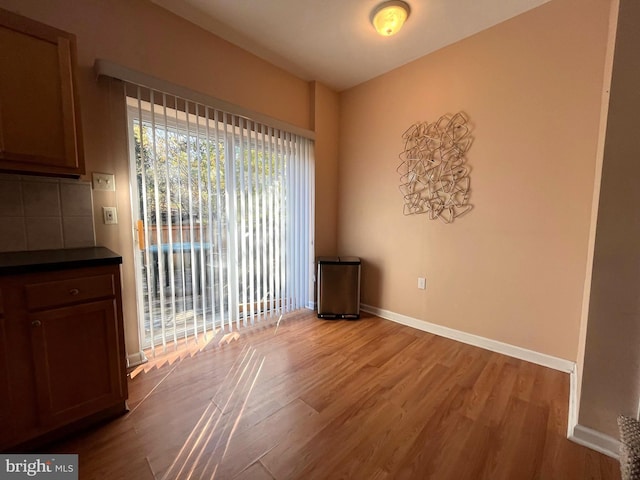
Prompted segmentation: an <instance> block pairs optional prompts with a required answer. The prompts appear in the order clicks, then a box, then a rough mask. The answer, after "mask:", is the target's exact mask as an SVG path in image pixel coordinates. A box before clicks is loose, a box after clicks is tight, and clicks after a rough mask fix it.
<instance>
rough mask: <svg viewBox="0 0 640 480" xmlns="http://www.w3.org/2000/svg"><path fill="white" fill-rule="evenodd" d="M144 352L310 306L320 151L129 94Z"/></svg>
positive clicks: (189, 105)
mask: <svg viewBox="0 0 640 480" xmlns="http://www.w3.org/2000/svg"><path fill="white" fill-rule="evenodd" d="M127 107H128V114H129V141H130V155H131V162H130V164H131V179H132V180H131V181H132V196H133V198H135V199H136V201H135V202H132V203H133V205H132V209H133V212H132V213H133V216H134V217H133V218H134V219H135V220H137V222H136V225H137V227H136V228H137V238H138V244H137V246H136V278H137V286H138V288H137V290H138V310H139V319H140V325H139V328H140V338H141V343H142V346H143V348H146V347H152V348H153V347H154V346H155V345H166V342H169V341H177V340H178V339H180V338H189V337H192V338H194V339H195V340H198V339H199V337H200V336H202V335H204V336H205V337H206V338H210V336H211V335H212V334H215V332H217V331H218V330H219V329H225V330H227V329H233V328H238V327H240V326H241V325H246V324H248V323H253V322H255V321H259V320H261V319H263V318H268V317H273V316H279V315H281V314H282V313H284V312H288V311H291V310H294V309H297V308H301V307H309V306H311V302H312V295H313V291H312V272H313V247H312V243H313V209H314V205H313V181H314V167H313V142H312V141H311V140H309V139H306V138H303V137H301V136H298V135H294V134H292V133H288V132H285V131H282V130H280V129H276V128H271V127H269V126H267V125H263V124H260V123H257V122H254V121H252V120H250V119H247V118H244V117H241V116H238V115H233V114H229V113H225V112H222V111H220V110H218V109H215V108H211V107H207V106H205V105H202V104H198V103H195V102H190V101H188V100H185V99H182V98H178V97H175V96H172V95H168V94H164V93H160V92H156V91H153V90H149V89H145V88H142V87H135V88H131V85H129V86H128V89H127Z"/></svg>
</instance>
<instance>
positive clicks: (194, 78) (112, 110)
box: [0, 0, 338, 354]
mask: <svg viewBox="0 0 640 480" xmlns="http://www.w3.org/2000/svg"><path fill="white" fill-rule="evenodd" d="M0 7H1V8H5V9H8V10H11V11H14V12H16V13H19V14H22V15H25V16H28V17H31V18H33V19H35V20H38V21H41V22H43V23H47V24H49V25H52V26H55V27H57V28H60V29H63V30H66V31H69V32H71V33H74V34H75V35H76V36H77V40H78V60H79V82H78V83H79V90H80V101H81V107H82V122H83V127H84V137H85V145H84V148H85V157H86V162H87V173H88V174H90V173H91V172H95V171H97V172H106V173H115V174H116V186H117V187H116V188H117V191H116V192H115V193H113V192H95V191H94V215H95V219H96V222H95V230H96V242H97V244H98V245H104V246H107V247H109V248H111V249H112V250H114V251H116V252H118V253H120V254H121V255H123V259H124V264H123V289H124V291H123V295H124V308H125V334H126V335H125V336H126V344H127V352H128V353H129V354H133V353H135V352H136V351H137V350H138V332H137V323H136V319H135V312H136V307H135V291H134V288H135V283H134V280H133V263H132V249H133V244H132V228H131V213H130V199H129V187H128V166H127V165H128V163H127V162H128V156H127V155H128V154H127V140H126V123H125V118H124V112H125V110H124V104H123V102H122V95H121V92H122V90H121V86H120V85H119V84H118V82H115V81H109V80H106V79H100V80H97V79H96V78H95V74H94V72H93V64H94V61H95V59H96V58H103V59H106V60H109V61H112V62H114V63H118V64H121V65H123V66H125V67H128V68H131V69H134V70H138V71H141V72H143V73H146V74H149V75H152V76H155V77H159V78H162V79H163V80H166V81H169V82H172V83H175V84H179V85H182V86H185V87H188V88H191V89H193V90H196V91H198V92H202V93H205V94H207V95H210V96H213V97H216V98H219V99H222V100H225V101H227V102H231V103H234V104H236V105H239V106H241V107H244V108H247V109H249V110H252V111H255V112H259V113H261V114H264V115H268V116H271V117H273V118H277V119H279V120H282V121H284V122H288V123H290V124H293V125H295V126H298V127H302V128H306V129H310V128H313V125H318V126H319V129H320V130H321V132H320V133H319V134H318V137H317V140H316V141H317V143H318V145H319V150H320V152H319V155H316V163H317V164H319V167H320V171H321V172H322V175H321V176H320V178H319V181H326V180H327V179H334V178H335V170H336V167H335V165H334V163H335V154H334V153H335V150H337V146H336V145H337V144H336V141H337V140H336V138H334V137H332V135H333V133H334V131H333V129H332V128H329V126H330V125H331V124H332V123H333V124H336V125H337V121H338V113H337V107H335V106H334V107H322V108H319V109H318V108H314V101H316V100H318V101H322V102H324V101H325V100H327V99H328V100H329V101H330V102H333V103H336V102H337V95H336V94H335V93H333V92H331V91H330V90H329V89H326V88H325V87H322V86H318V87H317V88H316V90H317V93H316V94H315V95H312V93H313V89H311V88H310V85H309V83H308V82H306V81H303V80H301V79H299V78H297V77H295V76H293V75H291V74H289V73H287V72H285V71H283V70H281V69H280V68H277V67H275V66H273V65H271V64H269V63H267V62H265V61H263V60H261V59H259V58H257V57H255V56H254V55H252V54H250V53H248V52H246V51H244V50H242V49H240V48H238V47H236V46H234V45H231V44H230V43H228V42H226V41H224V40H222V39H220V38H218V37H216V36H215V35H212V34H211V33H209V32H206V31H204V30H202V29H200V28H198V27H196V26H194V25H193V24H191V23H189V22H187V21H185V20H182V19H180V18H179V17H176V16H174V15H173V14H171V13H169V12H167V11H165V10H163V9H162V8H160V7H158V6H156V5H154V4H153V3H151V2H149V1H148V0H81V1H78V0H47V1H42V0H0ZM332 97H335V99H333V98H332ZM322 131H324V132H326V135H325V136H323V135H324V134H323V133H322ZM325 161H326V162H329V164H328V165H327V166H324V164H323V162H325ZM332 188H334V187H333V186H332V185H330V186H329V190H328V191H329V192H331V191H332V190H331V189H332ZM316 191H317V192H323V191H325V188H324V185H322V184H319V185H317V186H316ZM329 195H331V193H330V194H329ZM318 201H319V202H320V201H321V200H318ZM331 202H334V200H333V197H332V198H329V199H328V200H327V203H328V204H330V203H331ZM113 205H116V206H117V207H118V218H119V225H117V226H113V225H104V224H102V222H101V218H102V217H101V214H102V210H101V208H102V206H113ZM320 214H321V217H320V218H318V219H317V222H318V223H319V224H321V226H322V230H323V232H326V234H324V236H323V237H322V238H321V239H320V240H321V241H320V242H317V245H316V248H318V249H319V250H320V251H331V250H333V249H335V232H336V223H335V215H334V213H333V209H332V208H328V209H321V210H320ZM325 215H326V216H328V217H325Z"/></svg>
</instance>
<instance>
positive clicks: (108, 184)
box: [91, 172, 116, 192]
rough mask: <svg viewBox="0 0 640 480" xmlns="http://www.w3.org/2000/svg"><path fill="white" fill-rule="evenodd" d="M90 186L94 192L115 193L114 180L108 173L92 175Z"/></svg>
mask: <svg viewBox="0 0 640 480" xmlns="http://www.w3.org/2000/svg"><path fill="white" fill-rule="evenodd" d="M92 180H93V181H92V182H91V183H92V184H93V189H94V190H105V191H108V192H115V190H116V180H115V177H114V176H113V175H111V174H110V173H95V172H94V173H93V174H92Z"/></svg>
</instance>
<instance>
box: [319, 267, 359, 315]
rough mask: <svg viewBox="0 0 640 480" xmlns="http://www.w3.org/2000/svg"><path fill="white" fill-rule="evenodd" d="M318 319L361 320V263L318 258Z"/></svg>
mask: <svg viewBox="0 0 640 480" xmlns="http://www.w3.org/2000/svg"><path fill="white" fill-rule="evenodd" d="M317 264H318V275H317V282H318V317H319V318H349V319H357V318H360V259H359V258H358V257H318V259H317Z"/></svg>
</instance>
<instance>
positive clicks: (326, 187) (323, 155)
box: [311, 82, 340, 256]
mask: <svg viewBox="0 0 640 480" xmlns="http://www.w3.org/2000/svg"><path fill="white" fill-rule="evenodd" d="M311 88H312V95H313V99H314V100H313V106H314V108H313V111H312V122H313V123H312V126H311V128H312V129H313V130H314V131H315V132H316V135H317V140H316V144H315V158H316V171H315V175H316V185H317V187H316V188H317V189H316V232H315V254H316V256H325V255H336V254H337V241H338V238H337V230H336V218H337V215H338V138H339V137H340V124H339V118H340V98H339V96H338V94H337V93H335V92H334V91H332V90H330V89H329V88H327V87H325V86H323V85H322V84H320V83H317V82H313V83H312V84H311Z"/></svg>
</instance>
